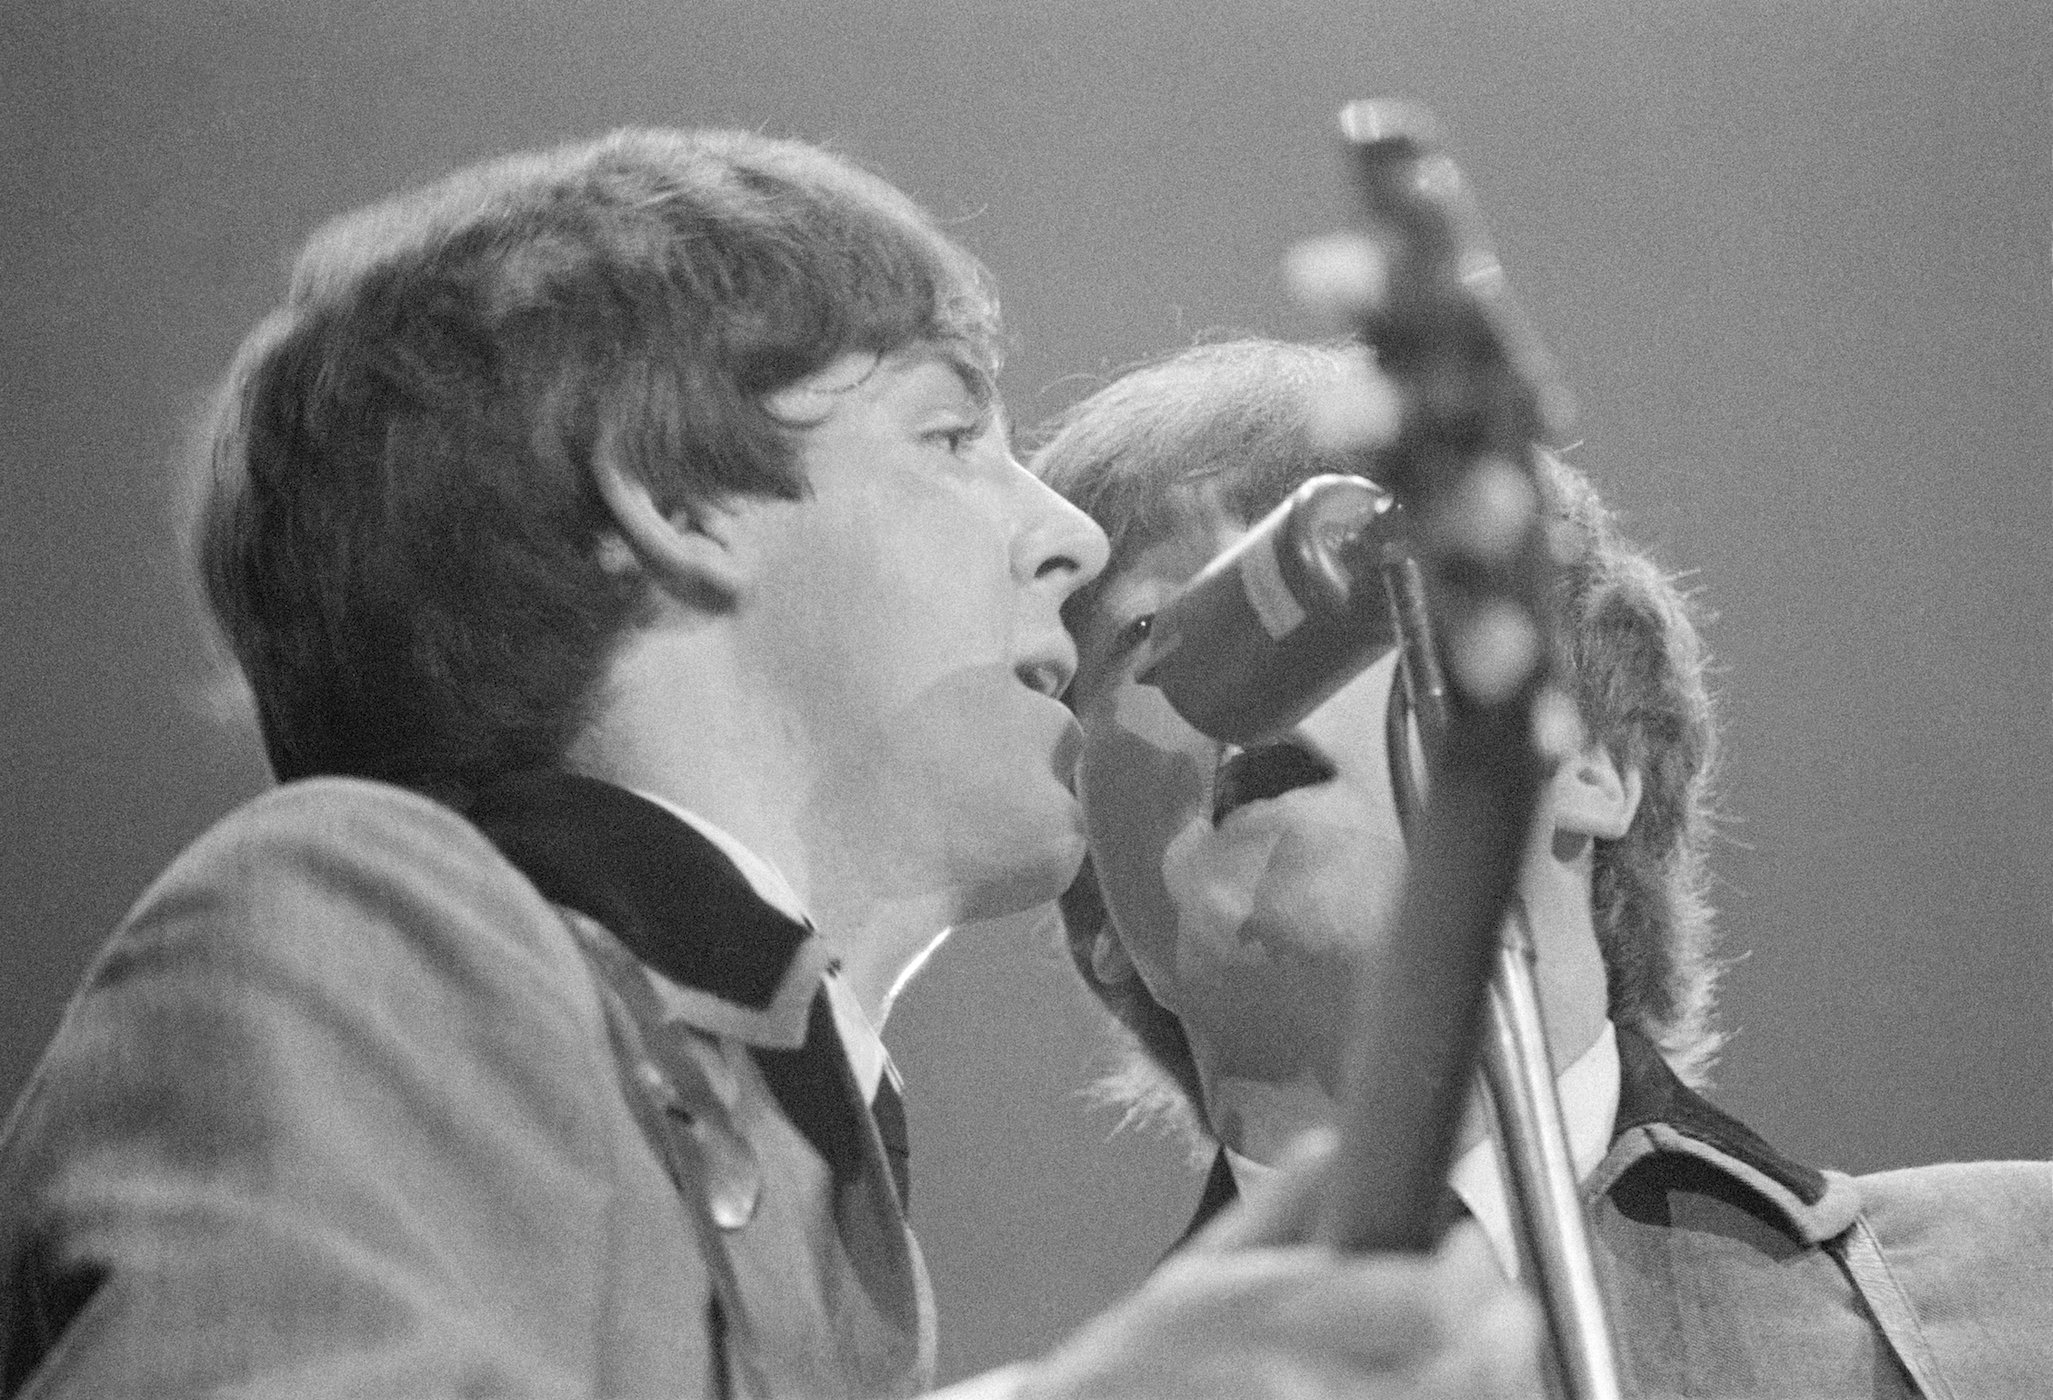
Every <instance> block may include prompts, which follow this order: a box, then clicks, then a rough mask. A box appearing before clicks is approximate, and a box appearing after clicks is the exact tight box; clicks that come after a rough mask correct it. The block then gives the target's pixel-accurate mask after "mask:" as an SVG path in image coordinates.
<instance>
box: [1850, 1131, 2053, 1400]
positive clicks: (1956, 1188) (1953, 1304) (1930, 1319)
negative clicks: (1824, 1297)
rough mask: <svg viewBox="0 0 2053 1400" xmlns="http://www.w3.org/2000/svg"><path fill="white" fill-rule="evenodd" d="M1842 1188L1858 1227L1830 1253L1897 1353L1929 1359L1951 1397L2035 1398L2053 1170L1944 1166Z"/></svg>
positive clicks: (2049, 1364) (2050, 1257)
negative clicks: (1857, 1285)
mask: <svg viewBox="0 0 2053 1400" xmlns="http://www.w3.org/2000/svg"><path fill="white" fill-rule="evenodd" d="M1852 1185H1853V1186H1854V1187H1855V1189H1856V1190H1857V1191H1858V1193H1859V1196H1860V1217H1859V1219H1858V1220H1857V1221H1856V1222H1855V1224H1854V1225H1853V1227H1852V1231H1851V1232H1850V1234H1849V1236H1848V1238H1847V1239H1846V1240H1845V1241H1844V1242H1843V1243H1842V1244H1841V1246H1840V1248H1841V1250H1842V1252H1843V1254H1844V1256H1845V1259H1846V1263H1847V1265H1848V1267H1849V1268H1850V1269H1852V1270H1853V1271H1854V1274H1855V1276H1856V1278H1858V1279H1860V1280H1861V1282H1862V1285H1863V1292H1864V1294H1865V1295H1866V1296H1867V1298H1868V1302H1869V1305H1870V1306H1871V1307H1873V1308H1875V1309H1876V1310H1877V1312H1878V1314H1879V1315H1883V1316H1885V1317H1888V1318H1890V1319H1891V1320H1892V1321H1894V1323H1895V1326H1894V1327H1893V1328H1892V1329H1891V1335H1892V1339H1893V1340H1895V1341H1896V1342H1897V1343H1898V1348H1899V1351H1905V1352H1908V1353H1909V1354H1912V1355H1917V1354H1920V1353H1922V1354H1925V1355H1928V1356H1930V1357H1931V1358H1933V1360H1934V1362H1935V1363H1936V1368H1937V1369H1938V1370H1939V1371H1941V1372H1942V1373H1943V1374H1945V1375H1946V1376H1948V1377H1949V1378H1950V1381H1951V1383H1952V1384H1953V1385H1954V1387H1955V1389H1956V1390H1957V1392H1958V1393H1960V1394H1962V1395H1970V1394H1986V1395H2029V1394H2037V1393H2039V1387H2040V1386H2041V1385H2042V1384H2043V1382H2044V1378H2045V1376H2046V1375H2047V1374H2048V1373H2049V1372H2053V1164H2049V1163H2046V1162H1947V1163H1941V1164H1939V1165H1935V1166H1926V1167H1911V1168H1906V1169H1903V1170H1898V1171H1888V1172H1879V1173H1876V1174H1874V1175H1871V1176H1863V1177H1858V1178H1854V1179H1853V1181H1852ZM1861 1236H1865V1239H1862V1238H1860V1237H1861ZM1870 1245H1871V1246H1872V1247H1868V1246H1870ZM1863 1260H1866V1261H1868V1262H1869V1263H1870V1264H1871V1266H1872V1267H1871V1268H1869V1269H1863V1267H1862V1262H1863ZM1899 1300H1900V1304H1901V1306H1900V1307H1899V1306H1897V1304H1898V1302H1899Z"/></svg>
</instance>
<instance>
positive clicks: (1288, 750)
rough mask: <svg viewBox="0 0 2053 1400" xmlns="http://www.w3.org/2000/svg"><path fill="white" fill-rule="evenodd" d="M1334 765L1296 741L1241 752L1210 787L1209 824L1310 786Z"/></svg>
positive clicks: (1331, 771) (1325, 776)
mask: <svg viewBox="0 0 2053 1400" xmlns="http://www.w3.org/2000/svg"><path fill="white" fill-rule="evenodd" d="M1335 771H1336V770H1335V769H1334V767H1333V765H1332V764H1331V763H1329V762H1327V761H1326V759H1325V758H1324V757H1322V756H1321V755H1319V754H1318V753H1316V752H1314V751H1313V750H1312V749H1311V748H1309V747H1307V746H1306V745H1305V744H1304V743H1302V742H1301V741H1299V740H1296V739H1289V738H1284V739H1278V740H1275V741H1274V742H1273V743H1267V744H1262V745H1259V746H1257V747H1255V748H1252V749H1243V750H1241V751H1240V752H1239V753H1237V754H1235V755H1233V757H1231V758H1229V759H1227V760H1226V762H1225V763H1223V764H1222V765H1220V768H1219V775H1218V779H1217V781H1216V782H1215V783H1214V784H1213V788H1212V825H1213V826H1217V825H1219V823H1221V822H1223V821H1225V820H1226V818H1227V817H1229V816H1230V815H1232V814H1233V813H1234V812H1236V811H1238V810H1239V809H1240V808H1242V807H1245V806H1247V804H1248V803H1250V802H1260V801H1262V800H1263V799H1264V798H1269V797H1281V796H1282V795H1283V794H1284V793H1286V792H1289V791H1291V790H1293V789H1295V788H1301V787H1312V786H1314V785H1316V784H1319V783H1323V782H1325V781H1326V780H1327V779H1328V778H1331V777H1333V776H1334V773H1335Z"/></svg>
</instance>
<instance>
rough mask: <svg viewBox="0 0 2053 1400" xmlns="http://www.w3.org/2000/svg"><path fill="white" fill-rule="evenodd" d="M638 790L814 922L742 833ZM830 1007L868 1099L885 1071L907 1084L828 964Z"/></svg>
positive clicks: (772, 896) (794, 916) (767, 892)
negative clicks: (743, 838) (741, 835)
mask: <svg viewBox="0 0 2053 1400" xmlns="http://www.w3.org/2000/svg"><path fill="white" fill-rule="evenodd" d="M634 792H635V795H636V796H638V797H644V798H647V799H648V800H649V801H651V802H653V803H655V804H656V805H657V806H658V807H661V808H662V809H663V810H664V811H666V812H668V813H669V814H670V815H671V816H673V817H676V818H677V819H678V820H679V821H681V822H683V823H685V824H686V825H687V826H689V827H691V828H692V829H693V830H694V831H696V832H698V833H699V835H701V836H703V837H705V838H706V839H707V840H708V841H711V842H712V843H713V844H714V845H715V846H717V847H718V848H719V849H720V854H722V855H724V856H726V857H727V858H728V859H729V860H731V861H733V862H734V868H735V869H736V870H739V871H740V872H741V876H742V878H743V879H744V880H747V881H748V883H749V888H750V889H752V890H754V891H755V893H756V898H758V899H760V900H762V901H763V903H765V904H767V905H769V906H770V907H771V908H772V909H775V910H776V911H777V912H778V913H780V914H782V915H784V916H785V917H786V918H788V919H790V920H792V921H793V922H794V923H800V924H804V925H805V926H806V927H807V928H811V927H812V926H813V921H812V918H811V917H810V916H809V915H808V914H807V913H806V908H805V905H804V904H803V903H802V902H800V900H799V897H798V894H797V892H796V891H795V890H793V889H792V888H791V882H790V881H789V880H786V879H785V878H784V873H783V872H782V871H780V870H779V869H778V868H777V867H776V866H774V865H772V864H771V863H770V862H769V861H767V860H765V859H763V858H762V857H761V856H759V855H757V854H756V853H755V852H754V851H752V850H750V849H749V848H748V847H747V846H745V845H743V844H742V842H741V838H740V837H738V836H736V835H734V834H733V833H732V832H730V831H726V830H723V829H722V828H721V827H719V826H717V825H716V824H714V823H713V822H710V821H708V820H706V818H704V817H702V816H700V815H699V814H698V813H697V812H694V811H692V810H690V809H689V808H686V807H680V806H679V805H678V804H677V803H675V802H672V801H671V800H670V799H668V798H667V797H659V796H658V795H657V794H655V793H653V792H649V791H647V790H645V789H642V788H636V789H634ZM825 985H826V988H827V1007H828V1009H829V1010H830V1011H832V1012H833V1013H834V1029H835V1030H837V1031H839V1032H840V1033H841V1044H842V1046H843V1047H844V1048H845V1049H846V1050H847V1051H848V1064H849V1068H850V1069H852V1070H853V1071H854V1072H855V1082H856V1087H858V1088H859V1089H861V1090H862V1093H863V1098H864V1100H865V1101H868V1100H870V1099H874V1098H875V1097H876V1096H877V1085H878V1083H879V1082H880V1081H881V1080H882V1079H883V1077H884V1076H885V1075H886V1074H889V1075H890V1076H891V1083H892V1086H893V1087H894V1088H901V1089H902V1088H903V1081H902V1080H901V1079H900V1078H899V1075H898V1067H897V1066H896V1065H894V1064H892V1063H891V1054H890V1052H889V1051H887V1050H886V1049H885V1048H884V1041H883V1038H882V1037H880V1036H879V1035H878V1034H877V1028H876V1027H875V1026H873V1025H871V1024H870V1018H869V1016H868V1015H866V1014H865V1013H864V1011H863V1008H862V1003H861V1002H860V1001H859V1000H857V998H856V995H855V992H854V991H853V990H851V989H850V987H849V985H848V980H847V979H846V978H844V977H842V976H841V975H840V974H839V972H838V971H835V970H834V969H832V968H830V969H829V971H828V973H827V978H826V984H825Z"/></svg>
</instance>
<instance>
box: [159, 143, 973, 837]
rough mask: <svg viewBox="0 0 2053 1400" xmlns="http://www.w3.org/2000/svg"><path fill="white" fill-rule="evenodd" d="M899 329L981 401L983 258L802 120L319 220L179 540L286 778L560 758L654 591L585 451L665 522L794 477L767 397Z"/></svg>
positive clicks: (469, 781) (459, 769) (453, 784)
mask: <svg viewBox="0 0 2053 1400" xmlns="http://www.w3.org/2000/svg"><path fill="white" fill-rule="evenodd" d="M915 342H931V343H933V344H935V345H936V346H937V347H938V348H939V349H941V350H942V351H943V352H944V353H947V354H948V355H950V357H951V358H953V359H954V360H956V361H957V362H958V363H959V365H960V366H961V367H962V369H963V372H964V374H965V376H966V378H967V379H968V380H969V381H970V382H971V383H972V385H973V386H981V388H982V390H983V391H985V392H988V388H989V384H990V381H991V379H992V377H993V376H994V375H995V374H996V371H997V362H998V355H999V344H1000V342H999V323H998V306H997V300H996V296H995V294H994V293H993V291H992V290H991V287H990V284H989V281H988V278H987V277H986V275H985V273H984V271H983V269H982V268H981V267H980V266H979V265H978V264H977V262H976V261H975V259H973V258H972V257H971V256H970V255H969V254H968V253H966V252H964V251H963V250H962V249H961V248H959V247H957V246H956V245H955V244H954V243H952V242H951V241H950V240H949V239H948V238H946V237H945V236H944V235H943V234H942V233H941V232H940V231H939V230H938V228H937V227H936V226H935V225H934V223H933V221H932V220H931V219H930V218H929V217H928V216H927V215H926V214H925V213H924V212H923V211H922V210H921V209H920V208H919V207H918V206H916V205H915V204H914V203H913V202H912V201H911V200H910V199H908V198H907V197H906V196H905V195H903V194H901V193H900V192H899V191H897V190H896V189H894V188H892V187H891V186H890V185H888V184H886V183H885V182H884V181H882V180H880V179H877V178H876V177H875V176H872V175H870V174H868V173H866V172H864V171H862V170H859V169H857V168H856V167H855V166H853V165H851V164H849V163H848V162H846V161H844V160H842V159H840V158H838V157H836V156H833V155H829V154H827V153H826V152H823V151H820V150H818V149H815V148H813V147H811V146H807V145H803V144H801V143H798V142H793V141H781V140H773V139H770V138H767V137H761V136H756V135H752V134H749V133H746V132H733V131H699V132H675V131H622V132H617V133H615V134H613V135H611V136H608V137H605V138H603V139H600V140H596V141H590V142H584V143H580V144H576V145H569V146H565V147H562V148H561V149H558V150H553V151H548V152H543V153H538V154H529V155H521V156H515V157H511V158H508V159H504V160H500V161H495V162H492V163H489V164H485V165H481V166H478V167H476V168H473V169H469V170H465V171H462V172H460V173H458V174H455V175H453V176H450V177H449V178H447V179H444V180H442V181H440V182H439V183H436V184H434V185H431V186H428V187H427V188H425V189H422V190H419V191H416V192H413V193H410V194H406V195H402V196H399V197H397V198H394V199H392V200H389V201H387V202H385V203H382V204H379V205H376V206H373V207H371V208H369V209H366V210H363V211H360V212H358V213H355V214H352V215H349V216H347V217H344V218H342V219H339V220H337V221H336V222H335V223H333V224H331V225H330V226H329V227H328V228H326V229H324V230H323V231H322V232H320V233H319V234H317V235H316V236H315V237H314V238H313V239H312V240H311V241H310V242H309V243H308V245H307V247H306V248H305V250H304V251H303V253H302V254H301V256H300V259H299V262H298V266H297V269H296V271H295V273H294V276H293V279H292V284H291V289H290V292H289V294H288V296H287V297H286V300H285V302H284V304H283V305H282V306H281V307H279V308H278V310H276V311H275V312H273V313H272V314H271V316H270V317H268V318H267V319H266V320H265V321H264V322H263V323H262V324H261V325H260V326H258V328H257V329H256V330H255V331H254V332H253V333H252V334H251V336H250V337H249V339H248V340H247V341H246V342H245V343H244V345H243V347H242V349H241V351H240V353H239V354H238V356H237V358H236V360H235V363H234V365H233V367H232V368H231V370H230V371H229V373H228V376H227V379H226V381H225V383H224V385H223V387H222V389H221V391H220V393H219V395H218V399H217V408H216V415H215V424H216V426H215V430H214V436H213V442H212V450H211V454H210V459H209V462H208V464H207V465H208V468H209V473H210V474H209V476H208V478H207V479H206V480H205V481H203V482H202V483H201V484H200V490H199V492H198V498H199V499H198V509H197V512H196V517H195V522H194V530H193V547H194V554H195V563H196V566H197V570H198V573H199V575H200V579H201V582H202V585H203V587H204V590H205V594H206V597H207V600H208V603H209V606H210V607H211V609H212V611H213V613H214V615H215V618H216V620H217V621H218V623H219V625H220V628H221V630H222V632H223V634H224V635H225V637H226V639H227V641H228V644H229V646H230V648H231V649H232V650H233V652H234V654H235V656H236V659H237V661H238V662H239V664H240V665H241V667H242V669H243V671H244V673H245V675H246V676H247V678H248V680H249V682H250V685H251V689H252V690H253V692H254V695H255V699H256V704H257V712H258V719H259V721H260V724H261V726H262V730H263V737H264V743H265V748H266V751H267V753H268V755H269V758H270V761H271V765H272V768H273V769H274V771H275V772H276V773H277V776H278V777H279V778H280V779H291V778H296V777H302V776H308V775H311V774H317V773H348V774H355V775H358V776H364V777H372V778H382V779H385V780H387V781H391V782H396V783H400V784H403V785H406V786H410V787H414V788H418V789H421V790H423V791H427V792H430V793H433V794H435V795H438V796H444V797H447V798H449V799H451V800H455V801H461V800H462V798H463V796H464V795H465V794H466V793H468V792H470V791H473V790H475V788H476V787H477V786H479V785H481V784H483V783H485V782H489V781H490V780H492V779H493V778H495V777H497V776H499V775H502V774H504V773H506V772H509V771H515V770H519V769H522V768H530V767H536V766H544V765H548V764H550V763H553V762H555V761H557V760H558V759H559V758H560V756H561V755H562V753H563V752H564V750H565V748H566V747H567V746H568V744H569V743H570V742H571V741H572V739H574V737H575V736H576V735H577V734H578V733H579V732H580V731H581V730H582V728H583V727H584V725H585V724H586V722H587V720H588V718H589V711H590V707H591V705H592V703H593V702H594V698H595V697H594V691H595V688H596V686H597V682H598V679H599V677H600V675H601V674H602V671H603V667H604V665H605V663H606V661H607V659H608V656H609V655H610V652H611V649H612V647H613V646H614V644H615V643H616V641H617V640H618V638H619V636H620V635H621V632H622V629H623V628H625V627H626V626H628V625H630V624H631V623H632V622H633V621H634V619H635V618H636V617H637V616H638V615H639V610H640V608H641V607H642V605H643V604H644V602H645V595H644V593H643V591H642V585H641V584H639V583H638V582H637V581H635V580H634V579H632V578H628V579H623V578H620V577H618V576H615V575H613V574H609V573H608V572H607V571H606V570H605V569H604V568H602V567H601V564H600V561H599V551H598V549H597V547H596V545H597V541H598V539H599V538H600V537H601V536H602V534H603V532H604V531H605V530H606V529H607V528H608V527H609V525H610V523H611V517H610V516H609V514H608V513H607V511H606V510H605V508H604V504H603V502H602V500H601V498H600V496H599V494H598V491H597V487H596V484H595V482H594V479H593V474H592V462H593V459H594V456H595V454H597V453H599V452H601V451H604V452H606V453H608V454H610V457H611V459H612V460H613V461H614V462H616V463H617V464H618V465H619V466H620V467H621V468H622V469H624V470H625V471H626V472H628V473H629V474H630V475H632V476H634V477H636V478H638V479H639V480H640V481H642V482H643V483H645V484H646V485H647V486H648V487H649V488H650V490H651V493H652V494H653V496H654V497H655V499H656V502H657V504H658V505H659V506H660V507H661V508H662V509H664V510H666V511H675V510H683V511H686V512H694V511H696V510H697V509H698V508H700V507H701V506H704V505H707V504H712V503H718V502H721V501H724V500H728V499H732V498H735V497H740V496H769V497H781V498H786V499H795V498H798V497H801V496H803V495H804V493H805V490H806V486H805V482H804V480H803V478H802V475H801V473H800V471H799V469H798V467H797V465H796V460H795V447H794V436H793V433H792V431H791V430H790V427H789V425H787V424H784V423H781V422H779V421H778V420H776V419H775V418H774V417H772V415H771V414H770V413H769V412H767V411H766V409H765V407H764V397H765V396H766V395H767V394H769V393H770V392H771V391H772V390H775V389H778V388H781V387H783V386H785V385H788V384H790V383H792V382H794V381H796V380H798V379H801V378H803V377H804V376H806V375H808V374H810V373H813V372H814V371H816V370H818V369H820V368H822V367H824V366H825V365H827V364H828V363H830V362H831V361H832V360H834V359H835V358H836V357H837V356H839V355H841V354H844V353H847V352H850V351H874V352H877V353H880V354H882V353H889V352H890V351H893V350H896V349H899V348H902V347H904V346H906V345H909V344H913V343H915Z"/></svg>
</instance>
